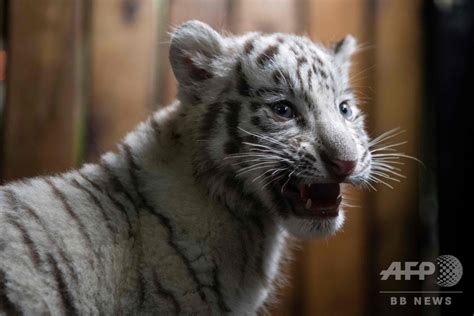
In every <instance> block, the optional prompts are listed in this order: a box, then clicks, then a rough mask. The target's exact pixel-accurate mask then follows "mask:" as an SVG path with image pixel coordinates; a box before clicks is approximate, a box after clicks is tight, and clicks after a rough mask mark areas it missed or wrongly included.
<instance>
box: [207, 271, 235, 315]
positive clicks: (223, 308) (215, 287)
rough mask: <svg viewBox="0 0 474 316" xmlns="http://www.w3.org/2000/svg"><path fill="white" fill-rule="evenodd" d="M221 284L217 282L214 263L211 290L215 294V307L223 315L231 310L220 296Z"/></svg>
mask: <svg viewBox="0 0 474 316" xmlns="http://www.w3.org/2000/svg"><path fill="white" fill-rule="evenodd" d="M221 288H222V284H221V282H220V280H219V268H218V266H217V264H216V263H215V262H214V268H213V269H212V286H211V289H212V290H213V291H214V292H215V293H216V297H217V305H218V306H219V309H220V310H221V311H222V312H224V313H230V312H231V309H230V308H229V306H228V305H227V303H226V302H225V299H224V296H223V295H222V290H221Z"/></svg>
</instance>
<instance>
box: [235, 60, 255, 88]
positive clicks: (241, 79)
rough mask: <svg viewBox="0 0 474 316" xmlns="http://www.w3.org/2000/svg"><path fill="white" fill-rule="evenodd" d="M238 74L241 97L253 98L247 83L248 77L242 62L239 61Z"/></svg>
mask: <svg viewBox="0 0 474 316" xmlns="http://www.w3.org/2000/svg"><path fill="white" fill-rule="evenodd" d="M236 74H237V91H238V92H239V94H240V95H241V96H244V97H249V96H251V94H252V93H251V89H250V86H249V84H248V82H247V77H246V76H245V73H244V71H243V69H242V61H241V60H239V61H238V62H237V67H236Z"/></svg>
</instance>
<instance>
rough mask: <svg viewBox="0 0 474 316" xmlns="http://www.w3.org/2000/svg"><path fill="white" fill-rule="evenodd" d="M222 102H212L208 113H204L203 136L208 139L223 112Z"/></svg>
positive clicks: (201, 128) (201, 130)
mask: <svg viewBox="0 0 474 316" xmlns="http://www.w3.org/2000/svg"><path fill="white" fill-rule="evenodd" d="M222 108H223V106H222V104H219V103H212V104H209V106H208V110H207V112H206V114H204V117H203V120H202V125H201V127H200V132H201V137H202V138H203V139H206V140H207V139H208V137H209V136H210V135H212V134H213V132H214V128H215V127H216V123H217V119H218V118H219V115H220V113H221V112H222Z"/></svg>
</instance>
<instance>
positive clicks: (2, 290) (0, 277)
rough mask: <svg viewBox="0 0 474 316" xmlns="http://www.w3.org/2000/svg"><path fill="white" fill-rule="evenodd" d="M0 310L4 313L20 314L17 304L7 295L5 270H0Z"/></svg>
mask: <svg viewBox="0 0 474 316" xmlns="http://www.w3.org/2000/svg"><path fill="white" fill-rule="evenodd" d="M0 312H4V313H5V314H6V315H21V314H22V313H21V312H20V308H19V306H16V305H15V303H13V302H12V301H11V300H10V298H8V295H7V278H6V275H5V272H4V271H2V270H0Z"/></svg>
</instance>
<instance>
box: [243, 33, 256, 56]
mask: <svg viewBox="0 0 474 316" xmlns="http://www.w3.org/2000/svg"><path fill="white" fill-rule="evenodd" d="M253 41H254V38H253V37H252V38H250V39H248V40H247V41H246V42H245V44H244V53H245V54H246V55H250V54H251V53H252V51H253V49H254V47H255V45H254V44H253Z"/></svg>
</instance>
